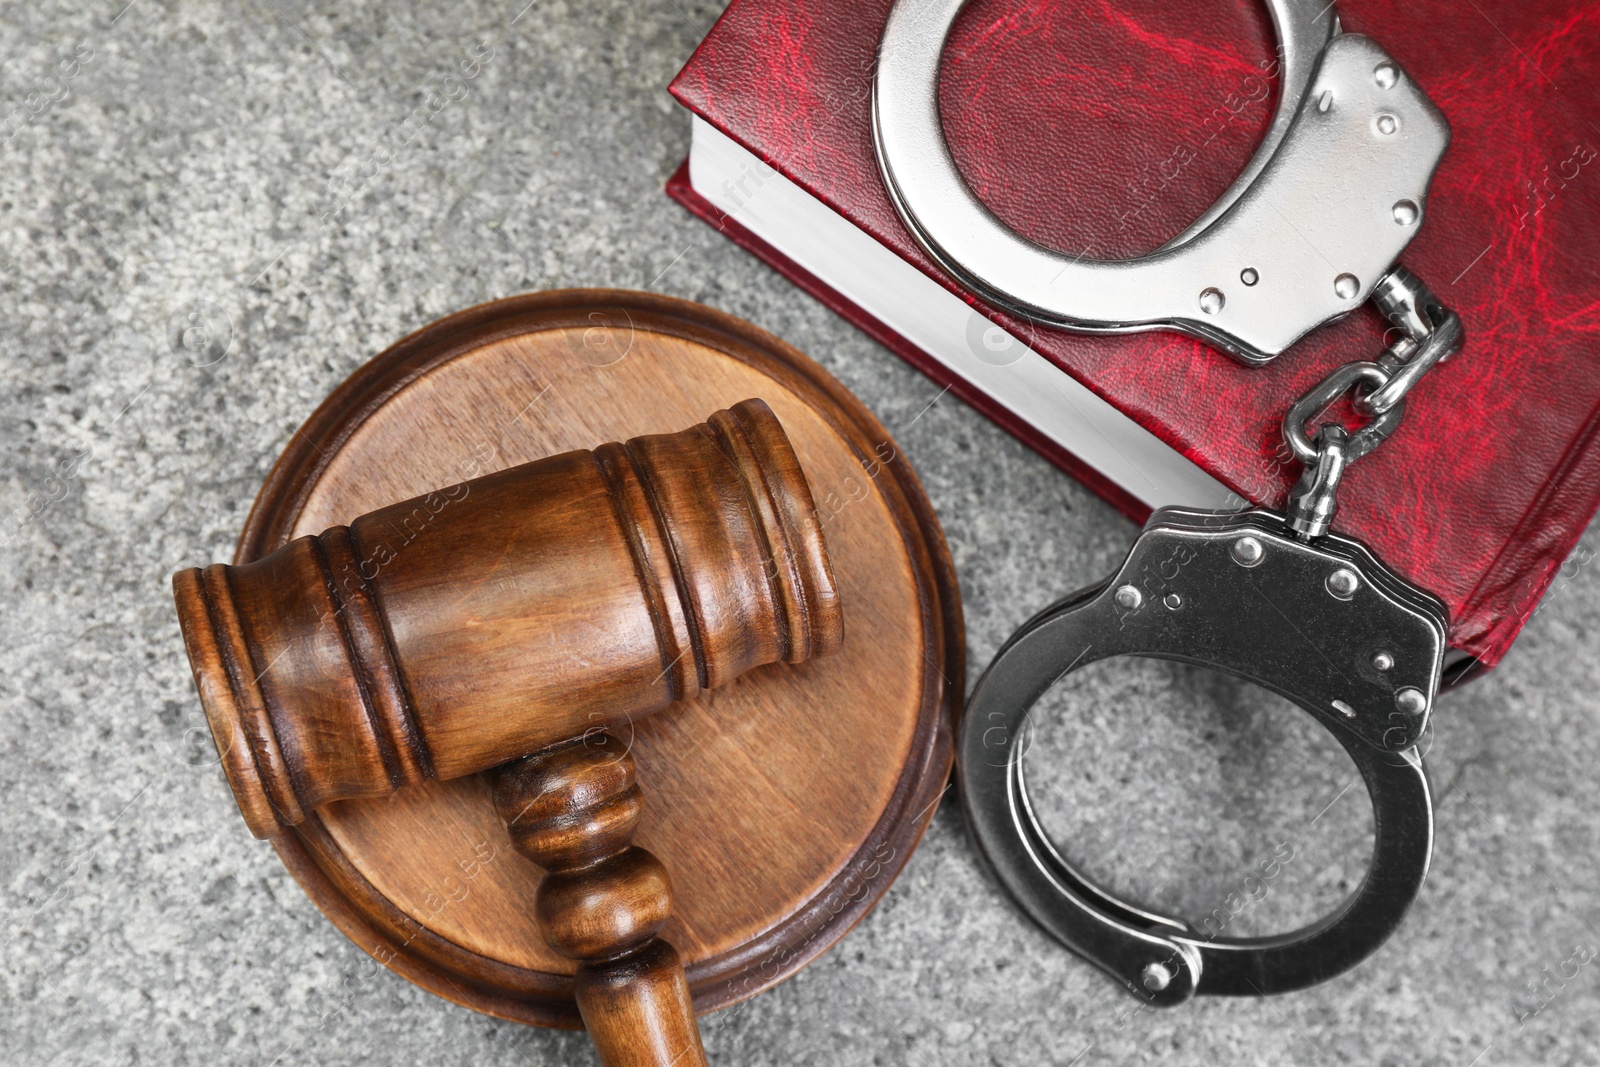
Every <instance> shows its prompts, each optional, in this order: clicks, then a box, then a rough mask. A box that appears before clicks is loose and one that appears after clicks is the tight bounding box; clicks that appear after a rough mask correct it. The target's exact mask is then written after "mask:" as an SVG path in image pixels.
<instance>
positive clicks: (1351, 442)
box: [1283, 265, 1465, 540]
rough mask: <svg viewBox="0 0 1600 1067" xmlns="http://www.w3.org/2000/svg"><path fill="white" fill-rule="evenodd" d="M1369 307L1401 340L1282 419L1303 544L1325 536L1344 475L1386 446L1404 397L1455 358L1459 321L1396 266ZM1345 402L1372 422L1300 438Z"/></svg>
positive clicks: (1347, 368)
mask: <svg viewBox="0 0 1600 1067" xmlns="http://www.w3.org/2000/svg"><path fill="white" fill-rule="evenodd" d="M1372 301H1373V303H1374V304H1375V305H1377V308H1378V310H1379V311H1381V312H1382V313H1383V315H1384V317H1385V318H1386V319H1388V321H1389V322H1391V323H1393V324H1394V325H1395V326H1396V327H1398V328H1399V329H1400V330H1401V331H1403V333H1404V336H1402V337H1401V338H1400V339H1399V340H1397V341H1396V342H1394V344H1392V345H1390V346H1389V348H1388V350H1387V351H1386V352H1384V354H1383V355H1382V356H1379V357H1378V359H1377V361H1376V362H1366V361H1362V362H1358V363H1346V364H1345V365H1344V366H1342V367H1339V368H1336V369H1335V370H1334V372H1333V373H1332V374H1330V375H1328V376H1327V377H1326V378H1324V379H1322V381H1320V382H1318V383H1317V384H1316V385H1315V386H1313V387H1312V388H1311V390H1310V391H1309V392H1307V393H1306V394H1305V395H1304V396H1302V397H1301V398H1300V399H1299V400H1297V401H1295V402H1294V404H1293V405H1292V406H1291V407H1290V408H1289V411H1288V414H1286V415H1285V416H1284V418H1283V439H1284V442H1285V443H1286V444H1288V446H1289V448H1290V450H1291V451H1292V452H1293V453H1294V454H1295V458H1297V459H1298V460H1300V462H1301V463H1303V464H1304V465H1305V468H1306V473H1305V477H1303V478H1302V479H1301V481H1300V484H1299V485H1298V486H1296V487H1295V489H1294V491H1293V492H1292V493H1291V494H1290V497H1289V524H1290V526H1291V527H1292V528H1293V529H1294V531H1295V533H1296V534H1298V535H1299V536H1300V537H1302V538H1304V539H1307V540H1311V539H1314V538H1318V537H1321V536H1322V535H1324V534H1326V533H1327V532H1328V529H1329V526H1330V524H1331V523H1332V521H1333V512H1334V508H1335V500H1334V496H1335V494H1336V492H1337V490H1338V486H1339V481H1340V479H1341V478H1342V477H1343V474H1344V469H1345V467H1346V466H1348V465H1349V464H1351V463H1354V462H1355V461H1356V460H1358V459H1360V458H1361V457H1362V456H1365V455H1367V454H1368V453H1370V452H1371V451H1372V450H1373V449H1375V448H1377V447H1378V446H1379V445H1381V444H1382V443H1383V442H1384V441H1387V440H1388V439H1389V437H1390V436H1391V435H1393V433H1394V432H1395V430H1397V429H1399V427H1400V422H1401V420H1402V419H1404V418H1405V413H1406V394H1408V393H1409V392H1411V390H1412V388H1413V387H1414V386H1415V385H1416V384H1417V382H1419V381H1421V380H1422V378H1423V376H1424V375H1426V374H1427V373H1428V372H1429V371H1430V370H1432V369H1433V368H1434V367H1435V366H1437V365H1438V364H1439V363H1441V362H1443V361H1444V360H1446V359H1448V358H1449V357H1450V355H1451V353H1453V352H1457V351H1459V350H1460V348H1461V345H1462V342H1463V340H1464V339H1465V330H1464V329H1463V328H1462V325H1461V319H1460V317H1459V316H1458V315H1457V314H1456V313H1455V312H1453V311H1451V310H1450V309H1449V308H1447V307H1445V306H1444V305H1443V304H1441V303H1440V302H1439V299H1438V297H1436V296H1434V295H1433V292H1432V290H1430V289H1429V288H1428V286H1427V285H1426V283H1424V282H1423V281H1422V279H1421V278H1418V277H1417V276H1416V275H1415V274H1413V273H1411V271H1409V270H1407V269H1406V268H1405V267H1402V266H1398V265H1397V266H1396V267H1395V268H1394V269H1393V270H1391V271H1390V272H1389V273H1388V274H1386V275H1384V276H1383V278H1382V279H1380V280H1379V281H1378V283H1377V284H1376V285H1375V286H1373V290H1372ZM1347 393H1348V394H1350V401H1351V404H1352V405H1353V406H1354V407H1355V409H1356V411H1358V412H1359V413H1361V414H1363V415H1367V416H1370V417H1371V419H1372V421H1371V422H1369V423H1367V424H1366V425H1365V426H1363V427H1361V428H1360V429H1359V430H1356V431H1355V432H1354V433H1350V432H1349V431H1347V430H1345V428H1344V427H1343V426H1340V425H1338V424H1337V423H1327V424H1324V425H1323V426H1321V427H1319V428H1318V429H1317V430H1316V431H1315V436H1310V435H1308V434H1307V433H1306V424H1307V423H1308V422H1310V421H1311V420H1312V419H1315V418H1317V417H1318V416H1320V415H1321V414H1322V413H1323V412H1324V411H1326V410H1327V409H1328V408H1329V407H1331V406H1332V405H1333V404H1334V403H1335V402H1336V401H1337V400H1338V399H1339V398H1340V397H1342V396H1344V395H1346V394H1347Z"/></svg>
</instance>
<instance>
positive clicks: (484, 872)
mask: <svg viewBox="0 0 1600 1067" xmlns="http://www.w3.org/2000/svg"><path fill="white" fill-rule="evenodd" d="M747 397H761V398H762V399H764V400H765V401H766V402H767V403H768V404H769V405H770V406H771V407H772V409H773V411H774V412H775V413H776V414H777V416H778V418H779V420H780V421H781V422H782V423H783V426H784V428H785V430H786V431H787V432H788V436H789V438H790V440H791V441H792V442H793V444H794V448H795V452H796V453H797V455H798V456H799V459H800V462H801V464H802V466H803V467H804V469H805V471H806V472H807V476H808V479H809V481H810V484H811V489H812V493H813V496H814V497H815V500H816V504H817V508H818V513H819V518H820V520H821V522H822V527H823V530H824V533H825V536H826V538H827V543H828V549H829V555H830V558H831V560H832V563H833V568H834V573H835V576H836V578H837V580H838V587H839V593H840V598H841V602H842V604H843V608H844V613H845V617H846V618H847V619H848V620H849V637H848V639H847V640H846V641H845V644H844V647H843V648H842V649H841V650H840V652H839V653H838V654H837V655H835V656H832V657H829V658H827V659H822V660H816V661H813V662H808V663H802V664H798V665H787V664H774V665H771V666H766V667H758V668H756V669H755V670H753V671H751V672H749V673H748V674H746V675H744V676H743V677H741V678H739V679H738V680H736V681H734V682H733V683H731V684H730V685H728V686H726V687H725V688H722V689H713V690H710V691H708V692H704V693H702V694H700V695H699V696H696V697H694V698H693V699H690V700H687V701H684V702H683V703H682V704H681V705H679V706H677V707H675V708H674V709H673V711H672V712H671V714H670V715H667V716H656V717H654V718H651V719H647V720H644V721H640V722H636V723H634V724H632V725H631V727H628V726H624V727H621V728H618V729H617V730H616V731H615V733H616V736H617V739H618V741H619V742H620V743H621V744H623V745H624V746H625V747H627V748H628V750H629V751H630V752H631V754H632V756H633V758H634V760H635V761H636V763H637V766H638V773H639V777H640V779H641V780H642V781H643V782H645V783H646V785H647V788H648V790H649V793H650V798H651V799H650V803H649V805H647V807H646V809H645V811H644V812H643V815H642V817H641V821H640V825H639V829H638V833H637V838H636V840H637V842H638V844H639V845H640V846H641V847H643V848H645V849H647V850H649V851H650V852H652V853H654V854H655V855H657V856H658V857H659V858H660V859H661V860H662V862H663V863H664V864H665V865H666V867H667V869H668V870H670V871H671V872H672V876H673V880H674V884H675V887H676V892H675V900H676V906H675V909H674V912H673V915H672V917H671V918H670V919H669V920H668V921H667V923H666V926H665V928H664V929H663V935H664V937H665V938H666V939H667V940H668V941H670V942H671V943H672V944H673V945H675V946H676V948H677V950H678V951H679V952H680V953H681V954H682V956H683V959H684V962H685V964H686V967H687V971H688V977H689V983H690V988H691V991H692V993H693V996H694V1001H695V1006H696V1008H697V1010H700V1011H706V1010H710V1009H713V1008H717V1007H723V1006H726V1005H728V1004H732V1003H735V1002H737V1001H739V1000H741V999H743V998H745V997H747V996H750V995H752V994H754V993H756V992H759V991H760V990H761V989H764V988H767V987H768V986H770V985H772V984H773V983H775V982H777V981H780V980H781V979H783V978H784V977H787V976H788V975H790V974H792V973H794V972H795V971H796V970H798V969H799V968H800V967H802V966H804V965H805V964H806V963H807V962H809V961H810V960H811V959H814V958H815V957H816V956H817V955H818V954H819V953H821V952H823V951H824V950H826V949H827V948H828V947H829V946H830V945H832V944H833V943H834V942H835V941H836V940H837V939H838V938H839V937H840V936H842V935H843V934H844V933H845V932H846V931H847V930H848V929H849V928H850V927H851V926H852V925H854V924H855V923H856V922H857V921H859V919H860V918H861V916H862V915H864V914H865V913H866V911H867V910H868V909H870V908H871V906H872V905H873V904H874V903H875V902H876V901H877V900H878V899H879V898H880V897H881V896H882V894H883V893H884V892H885V891H886V890H887V888H888V886H889V884H890V882H891V881H892V880H893V878H894V876H895V875H896V874H897V873H898V872H899V870H900V869H901V867H902V866H903V865H904V863H905V862H906V860H907V858H908V857H909V855H910V852H911V850H912V848H914V847H915V844H916V842H917V840H918V839H919V838H920V836H921V833H922V831H923V829H924V828H925V827H926V825H927V823H928V821H929V819H931V817H932V815H933V812H934V809H935V807H936V805H937V801H938V799H939V797H940V795H941V794H942V791H943V789H944V786H945V783H946V780H947V778H948V773H949V768H950V761H951V737H952V731H953V727H954V721H955V716H956V714H957V709H958V707H959V705H960V701H961V699H962V696H963V692H964V681H963V671H964V649H963V644H962V627H961V615H960V605H959V597H958V592H957V587H956V582H955V577H954V574H953V570H952V568H951V565H950V560H949V556H948V552H947V550H946V548H945V546H944V543H943V539H942V535H941V534H940V532H939V527H938V523H937V520H936V518H935V517H934V515H933V511H932V508H931V507H930V506H929V504H928V502H927V499H926V497H925V495H924V494H923V492H922V489H921V486H920V485H919V484H918V482H917V479H916V476H915V474H914V473H913V472H912V471H911V469H910V467H909V465H908V464H907V462H906V461H905V458H904V457H903V456H901V455H900V454H899V452H898V450H897V448H896V446H895V444H894V442H893V441H892V439H891V438H890V437H889V436H888V434H887V433H886V432H885V431H884V430H883V428H882V426H881V425H879V424H878V422H877V421H876V420H875V419H874V418H873V417H872V416H871V415H870V414H869V413H868V412H867V411H866V410H865V409H864V408H863V407H861V405H860V403H859V402H858V401H857V400H855V398H854V397H852V396H851V395H850V394H849V393H848V392H847V391H846V390H845V389H844V388H843V387H842V386H840V385H839V384H838V382H836V381H835V380H833V379H832V378H831V377H830V376H828V375H827V373H826V372H824V371H823V370H822V369H821V368H819V367H818V366H817V365H816V364H815V363H813V362H812V361H811V360H809V359H807V358H806V357H805V356H803V355H801V354H800V353H799V352H797V351H795V350H794V349H793V348H791V347H789V346H787V345H785V344H783V343H782V342H781V341H778V340H777V339H776V338H773V337H772V336H771V335H769V334H766V333H765V332H763V331H761V330H758V329H756V328H755V327H753V326H750V325H749V324H747V323H743V322H740V321H739V320H736V319H733V318H731V317H728V316H725V315H722V314H720V313H718V312H715V311H712V310H710V309H707V308H703V307H699V306H696V305H692V304H687V303H685V302H682V301H677V300H672V299H670V298H666V297H658V296H653V295H649V294H637V293H620V292H615V291H606V290H595V291H589V290H574V291H565V292H558V293H541V294H534V295H530V296H525V297H517V298H513V299H511V300H505V301H500V302H498V303H495V304H490V305H485V306H483V307H480V308H474V309H471V310H469V311H466V312H462V313H461V314H459V315H456V316H452V317H451V318H449V319H445V320H442V321H440V322H438V323H435V324H433V325H432V326H430V327H428V328H426V329H424V330H423V331H420V332H419V333H417V334H414V335H412V336H411V337H408V338H406V339H405V340H403V341H401V342H400V343H399V344H397V345H396V346H394V347H393V348H392V349H390V350H389V351H387V352H385V353H384V354H383V355H381V356H379V357H377V358H376V359H374V360H373V361H371V362H370V363H368V364H367V365H366V366H364V367H362V368H361V369H360V370H359V371H358V372H357V373H356V374H355V375H353V376H352V377H351V378H350V379H349V380H348V381H347V382H346V383H345V384H344V385H343V386H341V387H340V389H339V390H338V391H336V392H335V393H334V394H333V396H331V397H330V398H329V399H328V401H327V402H326V403H325V404H324V405H323V406H322V407H321V408H320V409H319V410H318V411H317V412H316V413H315V414H314V415H313V416H312V417H311V418H310V419H309V420H308V421H307V423H306V425H305V426H304V427H302V428H301V430H300V431H298V432H297V433H296V434H295V436H294V437H293V438H292V439H291V440H290V442H289V444H288V447H287V448H286V450H285V452H284V454H283V456H282V458H281V459H280V460H279V462H278V465H277V466H276V467H275V468H274V469H273V472H272V474H271V475H270V476H269V478H268V481H267V484H266V485H265V486H264V487H263V489H262V492H261V495H260V496H259V497H258V498H257V501H256V506H255V508H254V509H253V510H252V512H251V516H250V519H249V521H248V523H247V525H246V528H245V530H244V533H243V535H242V536H241V539H240V545H239V549H238V552H237V554H236V561H237V562H239V563H245V562H249V561H251V560H254V559H257V558H260V557H261V556H264V555H266V554H267V553H269V552H271V551H272V550H274V549H276V548H278V547H280V546H281V545H283V544H285V543H287V542H288V541H289V540H291V539H293V538H294V537H296V536H299V535H303V534H308V533H315V532H318V531H320V530H323V529H326V528H328V527H329V526H333V525H337V524H341V523H348V522H349V521H350V520H351V519H353V518H355V517H356V516H358V515H361V514H363V513H364V512H367V511H371V510H373V509H375V508H378V507H381V506H383V505H384V504H387V503H388V502H390V501H394V500H401V499H405V498H408V497H412V496H416V495H418V494H422V493H425V492H427V491H429V490H430V489H432V488H434V487H436V486H439V485H448V484H451V483H453V482H455V481H459V480H461V479H462V478H463V477H471V476H475V475H476V474H478V473H481V472H484V471H490V470H497V469H500V468H503V467H507V466H512V465H514V464H518V463H523V462H528V461H530V460H534V459H538V458H540V457H543V456H548V455H554V454H557V453H561V452H565V451H570V450H572V449H574V448H585V447H590V446H592V445H593V443H594V442H596V441H607V440H625V439H627V438H630V437H634V436H638V435H640V434H651V433H669V432H672V431H674V430H677V429H681V428H682V427H683V426H685V425H689V424H691V423H693V422H695V421H696V420H698V419H700V418H703V417H704V415H705V413H706V412H708V411H711V410H714V409H716V408H719V407H726V406H729V405H731V404H734V403H736V402H738V401H740V400H743V399H745V398H747ZM273 844H274V847H275V848H277V850H278V852H279V854H280V855H281V856H282V857H283V859H284V862H285V863H286V864H287V865H288V867H289V868H290V870H291V871H292V872H293V873H294V874H295V876H296V878H298V879H299V880H300V882H301V884H302V885H303V886H305V888H306V890H307V892H308V893H309V894H310V896H311V897H312V899H313V900H315V901H316V902H317V904H318V906H319V907H321V908H322V909H323V911H324V912H325V913H327V914H328V915H329V917H330V918H331V919H333V921H334V922H336V923H337V924H338V925H339V926H340V927H341V928H342V929H344V930H345V931H346V933H348V934H349V935H350V936H351V937H352V938H353V939H354V940H355V941H356V942H357V943H358V944H360V945H361V946H362V947H363V948H364V949H365V950H366V951H368V952H370V953H372V954H373V955H374V956H376V957H377V958H378V959H380V960H381V961H382V962H384V963H386V964H387V965H388V966H390V967H391V968H392V969H394V970H396V971H397V972H399V973H401V974H404V975H405V976H407V977H408V978H410V979H411V980H413V981H415V982H417V983H418V984H420V985H422V986H424V987H425V988H428V989H430V990H432V991H434V992H436V993H438V994H440V995H442V996H446V997H449V998H451V999H453V1000H456V1001H458V1002H460V1003H463V1004H466V1005H468V1006H470V1007H473V1008H476V1009H478V1010H481V1011H486V1012H489V1013H491V1014H495V1015H498V1016H501V1017H504V1018H510V1019H518V1020H522V1021H527V1022H537V1023H542V1024H545V1025H557V1026H577V1025H581V1021H580V1019H579V1016H578V1013H577V1010H576V1007H575V1005H574V1001H573V979H572V975H573V973H574V971H575V970H576V965H575V964H574V963H573V961H572V960H570V959H567V958H565V957H563V956H561V955H560V954H559V953H556V952H554V951H553V950H552V949H551V948H550V947H549V946H548V945H547V944H546V943H545V941H544V938H543V937H542V935H541V934H540V932H539V929H538V927H537V924H536V923H535V921H534V919H533V917H532V915H531V914H530V913H529V910H528V908H527V906H526V902H527V901H528V900H529V899H531V898H532V896H533V894H534V892H535V891H536V889H537V886H538V883H539V880H540V879H539V874H538V872H537V871H536V870H535V869H532V868H531V867H530V865H528V864H526V863H524V862H521V861H520V860H519V861H518V862H517V863H515V864H513V863H510V862H506V860H507V859H508V858H512V857H514V855H515V854H514V853H513V852H512V850H511V847H510V842H509V839H508V838H507V836H506V831H505V829H504V827H503V825H502V824H501V822H500V820H499V819H498V817H497V816H496V814H495V811H494V807H493V804H492V801H491V799H490V797H489V792H488V786H487V784H486V783H485V782H484V780H483V779H482V778H481V777H477V776H472V777H466V778H461V779H456V780H454V781H451V782H438V781H433V780H426V781H422V782H420V783H418V784H415V785H409V786H406V787H404V788H401V789H400V790H398V791H397V792H394V793H393V794H391V795H390V796H388V797H385V798H380V799H368V800H354V801H346V802H340V803H335V804H332V805H329V806H328V807H326V808H323V809H321V810H320V811H316V812H313V813H311V814H309V815H308V816H307V818H306V819H305V821H304V822H302V823H301V824H299V825H298V826H296V827H295V829H294V831H293V832H292V833H289V834H283V835H279V836H278V837H277V838H275V839H274V842H273Z"/></svg>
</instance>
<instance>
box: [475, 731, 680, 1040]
mask: <svg viewBox="0 0 1600 1067" xmlns="http://www.w3.org/2000/svg"><path fill="white" fill-rule="evenodd" d="M494 799H495V808H496V810H497V811H498V812H499V814H500V817H501V818H502V819H504V820H505V823H506V828H507V829H508V830H509V831H510V833H511V843H512V845H513V846H514V847H515V848H516V850H517V851H518V852H520V853H522V854H523V855H524V856H526V857H527V858H528V859H530V860H532V861H533V862H534V863H536V864H538V865H539V866H540V867H543V868H544V869H545V872H546V873H545V877H544V880H543V881H542V882H541V883H540V884H539V890H538V892H537V894H536V895H535V897H534V915H535V917H536V918H537V920H538V923H539V930H540V932H541V933H542V934H544V938H545V941H546V942H547V943H548V944H549V945H550V947H551V948H553V949H554V950H555V951H557V952H559V953H560V954H561V955H563V956H565V957H567V958H568V959H571V960H576V961H577V963H578V972H577V974H576V975H575V976H574V979H573V982H574V993H575V995H576V997H577V1001H578V1010H579V1011H580V1012H581V1013H582V1014H583V1023H584V1026H586V1027H587V1028H588V1030H589V1036H590V1038H591V1039H592V1040H593V1041H594V1046H595V1050H596V1051H597V1052H598V1053H599V1054H600V1062H601V1063H602V1064H604V1065H605V1067H669V1065H670V1067H697V1065H698V1067H704V1064H705V1062H706V1054H705V1049H704V1048H703V1047H702V1046H701V1044H700V1029H699V1027H698V1026H697V1025H696V1024H695V1019H694V1003H693V1002H692V1001H691V1000H690V997H689V981H688V978H687V977H685V975H684V973H683V960H682V959H681V958H679V956H678V952H677V950H676V949H674V948H673V947H672V946H671V945H670V944H668V943H667V942H665V941H663V940H661V938H659V937H657V936H656V935H657V934H658V933H659V932H660V931H661V928H662V926H663V925H665V923H666V921H667V917H668V915H670V914H671V912H672V882H671V880H670V879H669V878H668V877H667V870H666V868H665V867H663V866H662V865H661V861H660V860H658V859H656V857H655V856H654V855H652V854H651V853H649V852H647V851H645V850H644V849H642V848H639V847H637V846H635V845H634V844H633V832H634V830H635V829H636V828H637V827H638V824H639V814H640V812H641V810H642V809H643V806H644V798H643V797H642V796H641V795H640V792H639V786H638V783H637V781H636V780H635V775H634V766H633V757H632V756H630V755H628V753H627V752H626V751H624V750H623V749H622V746H621V745H619V744H618V743H617V741H616V739H615V738H613V737H611V736H610V735H609V734H605V733H595V734H589V735H586V736H585V737H584V738H583V739H581V740H578V741H572V742H568V743H567V744H564V745H560V746H557V747H555V748H550V749H546V750H545V751H543V752H539V753H536V754H534V755H532V756H529V757H528V758H526V759H523V760H519V761H517V762H515V763H508V764H506V765H505V766H504V767H502V768H501V769H500V770H499V771H498V772H497V773H496V777H495V788H494Z"/></svg>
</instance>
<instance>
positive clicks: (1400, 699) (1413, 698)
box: [1394, 686, 1428, 715]
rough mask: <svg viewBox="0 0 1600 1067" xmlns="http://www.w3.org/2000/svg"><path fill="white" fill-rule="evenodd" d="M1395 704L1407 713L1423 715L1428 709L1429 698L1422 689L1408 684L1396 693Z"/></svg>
mask: <svg viewBox="0 0 1600 1067" xmlns="http://www.w3.org/2000/svg"><path fill="white" fill-rule="evenodd" d="M1394 706H1395V707H1397V708H1399V709H1400V710H1401V711H1403V712H1405V713H1406V714H1407V715H1421V714H1422V713H1423V712H1425V711H1427V710H1428V698H1427V697H1425V696H1423V695H1422V690H1420V689H1412V688H1411V687H1410V686H1407V687H1406V688H1404V689H1402V690H1400V691H1399V692H1398V693H1396V694H1395V695H1394Z"/></svg>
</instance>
